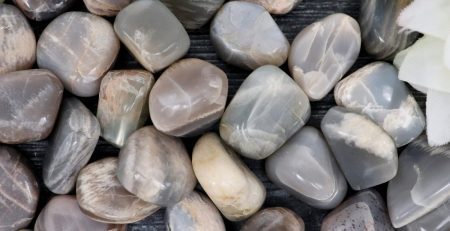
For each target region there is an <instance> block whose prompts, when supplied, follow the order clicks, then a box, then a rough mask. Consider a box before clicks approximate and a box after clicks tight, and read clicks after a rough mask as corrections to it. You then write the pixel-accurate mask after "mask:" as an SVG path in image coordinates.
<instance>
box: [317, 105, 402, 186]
mask: <svg viewBox="0 0 450 231" xmlns="http://www.w3.org/2000/svg"><path fill="white" fill-rule="evenodd" d="M321 128H322V132H323V134H324V135H325V138H326V140H327V141H328V144H329V145H330V148H331V150H332V151H333V153H334V156H335V157H336V160H337V162H338V164H339V166H340V167H341V170H342V172H343V173H344V175H345V177H346V179H347V181H348V183H349V184H350V186H351V187H352V188H353V189H354V190H361V189H366V188H370V187H373V186H376V185H379V184H382V183H385V182H387V181H389V180H391V179H392V178H393V177H394V176H395V174H396V173H397V163H398V162H397V161H398V159H397V149H396V148H395V143H394V141H393V140H392V138H391V137H390V136H389V135H388V134H387V133H386V132H385V131H384V130H383V129H382V128H381V127H379V126H378V125H376V124H375V123H374V122H372V121H371V120H370V119H369V118H367V117H365V116H363V115H360V114H357V113H355V112H351V111H349V110H348V109H345V108H343V107H340V106H335V107H333V108H331V109H330V110H329V111H328V112H327V114H326V115H325V117H324V118H323V120H322V123H321Z"/></svg>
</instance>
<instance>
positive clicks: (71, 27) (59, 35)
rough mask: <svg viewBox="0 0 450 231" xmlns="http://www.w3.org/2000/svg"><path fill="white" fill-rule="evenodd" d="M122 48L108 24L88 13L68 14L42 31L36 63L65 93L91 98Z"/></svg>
mask: <svg viewBox="0 0 450 231" xmlns="http://www.w3.org/2000/svg"><path fill="white" fill-rule="evenodd" d="M80 38H82V39H80ZM119 47H120V42H119V39H117V37H116V35H115V33H114V30H113V28H112V26H111V24H110V23H109V22H108V21H106V20H105V19H103V18H101V17H99V16H96V15H93V14H89V13H84V12H69V13H65V14H63V15H61V16H59V17H57V18H56V19H54V20H53V21H52V22H51V23H50V24H49V25H48V26H47V27H46V28H45V29H44V31H43V32H42V34H41V37H40V38H39V41H38V45H37V63H38V66H39V67H40V68H46V69H49V70H51V71H53V72H54V73H55V74H56V75H57V76H58V77H59V78H60V79H61V81H62V83H63V84H64V87H65V88H66V90H68V91H70V92H71V93H73V94H74V95H77V96H81V97H90V96H95V95H97V94H98V92H99V89H100V82H101V80H102V77H103V76H104V75H105V74H106V72H107V71H108V70H109V68H111V67H112V65H113V63H114V61H115V59H116V56H117V54H118V53H119Z"/></svg>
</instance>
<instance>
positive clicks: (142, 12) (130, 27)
mask: <svg viewBox="0 0 450 231" xmlns="http://www.w3.org/2000/svg"><path fill="white" fill-rule="evenodd" d="M114 29H115V31H116V33H117V36H119V38H120V40H121V41H122V42H123V43H124V44H125V46H126V47H127V48H128V49H129V50H130V52H131V53H132V54H133V55H134V57H135V58H136V59H137V60H138V61H139V63H140V64H142V66H144V67H145V69H147V70H149V71H151V72H158V71H160V70H162V69H164V68H166V67H168V66H169V65H170V64H172V63H174V62H175V61H176V60H178V59H180V58H181V57H183V56H184V55H185V54H186V53H187V51H188V50H189V46H190V43H191V42H190V39H189V36H188V34H187V32H186V30H185V29H184V28H183V25H181V23H180V22H179V21H178V19H177V18H176V17H175V15H173V14H172V13H171V12H170V10H169V9H168V8H167V7H166V6H164V4H162V3H161V2H160V1H157V0H146V1H136V2H133V3H131V4H130V5H128V6H127V7H126V8H124V9H123V10H121V11H120V13H119V14H118V15H117V17H116V20H115V21H114Z"/></svg>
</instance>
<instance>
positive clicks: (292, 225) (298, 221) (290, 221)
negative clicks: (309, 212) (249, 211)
mask: <svg viewBox="0 0 450 231" xmlns="http://www.w3.org/2000/svg"><path fill="white" fill-rule="evenodd" d="M256 230H258V231H280V230H283V231H304V230H305V223H304V222H303V220H302V218H300V217H299V216H297V214H295V212H293V211H291V210H290V209H287V208H282V207H273V208H267V209H264V210H261V211H259V212H258V213H256V214H255V215H253V216H252V217H251V218H250V219H248V220H247V221H246V222H245V224H244V225H243V226H242V228H241V230H240V231H256Z"/></svg>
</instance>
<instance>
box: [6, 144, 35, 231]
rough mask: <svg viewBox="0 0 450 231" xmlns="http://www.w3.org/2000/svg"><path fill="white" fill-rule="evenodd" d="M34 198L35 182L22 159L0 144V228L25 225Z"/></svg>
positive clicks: (31, 214)
mask: <svg viewBox="0 0 450 231" xmlns="http://www.w3.org/2000/svg"><path fill="white" fill-rule="evenodd" d="M38 198H39V188H38V183H37V181H36V178H34V175H33V172H32V171H31V170H30V169H29V168H28V166H27V164H26V162H25V159H24V158H23V157H22V156H21V155H20V153H18V152H17V151H16V150H14V149H12V148H10V147H6V146H0V211H1V212H0V230H1V231H10V230H18V229H21V228H25V227H27V225H28V224H30V222H31V220H32V219H33V216H34V213H35V211H36V207H37V203H38Z"/></svg>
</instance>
